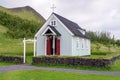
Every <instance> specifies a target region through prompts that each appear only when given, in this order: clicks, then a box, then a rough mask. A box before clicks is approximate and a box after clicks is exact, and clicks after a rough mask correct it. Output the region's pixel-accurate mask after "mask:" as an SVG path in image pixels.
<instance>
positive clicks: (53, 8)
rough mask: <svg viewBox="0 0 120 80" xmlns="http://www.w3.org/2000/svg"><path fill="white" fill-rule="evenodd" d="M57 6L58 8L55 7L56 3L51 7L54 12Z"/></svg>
mask: <svg viewBox="0 0 120 80" xmlns="http://www.w3.org/2000/svg"><path fill="white" fill-rule="evenodd" d="M55 8H56V7H55V5H54V4H53V5H52V7H51V9H52V12H54V10H55Z"/></svg>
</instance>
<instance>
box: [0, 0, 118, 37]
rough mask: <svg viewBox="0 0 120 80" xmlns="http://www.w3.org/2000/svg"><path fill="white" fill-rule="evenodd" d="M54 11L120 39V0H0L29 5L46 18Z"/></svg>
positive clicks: (0, 2) (6, 4)
mask: <svg viewBox="0 0 120 80" xmlns="http://www.w3.org/2000/svg"><path fill="white" fill-rule="evenodd" d="M52 4H55V6H56V7H57V8H56V9H55V13H57V14H59V15H61V16H63V17H65V18H67V19H70V20H72V21H74V22H76V23H78V24H79V25H80V26H81V27H82V28H84V29H86V30H91V31H107V32H110V33H111V34H113V35H115V38H117V39H120V7H119V6H120V0H0V5H1V6H4V7H8V8H13V7H21V6H31V7H32V8H34V9H35V10H36V11H38V12H39V13H40V14H41V15H42V16H43V17H44V18H45V19H47V18H48V17H49V16H50V14H51V13H52V10H51V9H50V7H51V6H52Z"/></svg>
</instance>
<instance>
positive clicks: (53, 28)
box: [48, 25, 61, 36]
mask: <svg viewBox="0 0 120 80" xmlns="http://www.w3.org/2000/svg"><path fill="white" fill-rule="evenodd" d="M48 27H50V28H51V29H52V30H53V31H54V32H55V33H56V35H58V36H61V34H60V33H59V32H58V31H57V30H56V29H55V27H54V26H51V25H48Z"/></svg>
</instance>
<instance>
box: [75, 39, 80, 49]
mask: <svg viewBox="0 0 120 80" xmlns="http://www.w3.org/2000/svg"><path fill="white" fill-rule="evenodd" d="M79 43H80V41H79V38H77V40H76V48H77V49H79V48H80V44H79Z"/></svg>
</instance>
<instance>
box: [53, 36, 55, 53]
mask: <svg viewBox="0 0 120 80" xmlns="http://www.w3.org/2000/svg"><path fill="white" fill-rule="evenodd" d="M53 55H55V36H53Z"/></svg>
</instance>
